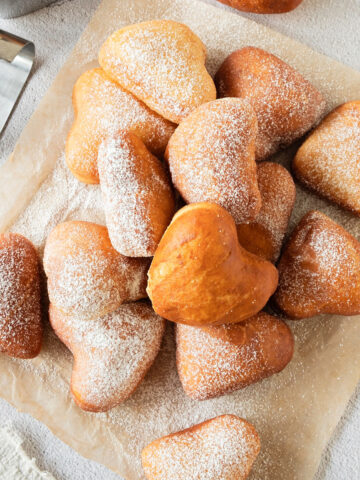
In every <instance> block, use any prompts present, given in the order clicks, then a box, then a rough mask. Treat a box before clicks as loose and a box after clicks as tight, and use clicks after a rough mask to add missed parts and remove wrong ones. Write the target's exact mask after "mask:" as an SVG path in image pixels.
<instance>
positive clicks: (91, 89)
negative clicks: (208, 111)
mask: <svg viewBox="0 0 360 480" xmlns="http://www.w3.org/2000/svg"><path fill="white" fill-rule="evenodd" d="M73 105H74V112H75V120H74V123H73V125H72V127H71V130H70V132H69V135H68V138H67V141H66V151H65V154H66V155H65V156H66V163H67V165H68V167H69V169H70V170H71V172H72V173H73V174H74V175H75V177H76V178H77V179H78V180H80V181H81V182H85V183H99V174H98V169H97V156H98V149H99V145H100V144H101V142H102V141H103V140H104V139H105V138H106V137H108V136H109V135H114V134H116V133H117V132H118V131H119V130H121V129H125V130H131V131H132V132H134V133H136V135H138V136H139V138H141V140H142V141H143V142H144V143H145V145H146V147H147V148H148V149H149V150H150V151H151V152H152V153H154V154H155V155H162V154H163V153H164V151H165V147H166V145H167V143H168V141H169V138H170V136H171V135H172V133H173V131H174V129H175V125H174V124H172V123H171V122H169V121H168V120H165V119H164V118H162V117H160V115H158V114H157V113H155V112H153V111H151V110H150V109H149V108H148V107H147V106H146V105H145V104H144V103H142V102H141V101H140V100H138V99H137V98H135V97H134V95H132V94H131V93H130V92H128V91H126V90H124V89H123V88H121V86H120V85H118V84H117V83H115V82H113V81H112V80H111V79H110V78H109V77H108V76H107V75H106V73H105V72H104V71H103V70H102V69H101V68H95V69H93V70H89V71H87V72H85V73H83V74H82V75H81V77H80V78H79V79H78V81H77V82H76V84H75V86H74V91H73Z"/></svg>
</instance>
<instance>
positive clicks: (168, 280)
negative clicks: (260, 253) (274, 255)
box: [147, 203, 278, 326]
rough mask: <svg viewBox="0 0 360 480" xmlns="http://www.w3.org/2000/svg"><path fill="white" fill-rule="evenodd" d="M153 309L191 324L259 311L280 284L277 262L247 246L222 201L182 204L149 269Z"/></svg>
mask: <svg viewBox="0 0 360 480" xmlns="http://www.w3.org/2000/svg"><path fill="white" fill-rule="evenodd" d="M148 278H149V279H148V287H147V292H148V294H149V297H150V298H151V301H152V304H153V307H154V310H155V311H156V312H157V313H158V314H159V315H161V316H162V317H164V318H166V319H168V320H171V321H173V322H178V323H184V324H188V325H194V326H201V325H218V324H223V323H237V322H240V321H243V320H246V319H247V318H249V317H251V316H253V315H255V314H256V313H258V312H259V311H260V310H261V309H262V308H263V307H264V305H265V304H266V302H267V301H268V299H269V297H270V296H271V295H272V293H273V292H274V291H275V289H276V285H277V281H278V274H277V270H276V268H275V267H274V266H273V265H272V264H271V263H270V262H267V261H266V260H263V259H262V258H260V257H257V256H256V255H253V254H252V253H249V252H247V251H246V250H245V249H244V248H242V247H241V246H240V244H239V242H238V239H237V232H236V226H235V223H234V220H233V219H232V217H231V215H230V214H229V213H228V212H227V211H226V210H224V209H223V208H222V207H220V206H219V205H216V204H212V203H197V204H192V205H188V206H186V207H184V208H182V209H181V210H179V211H178V212H177V213H176V215H175V216H174V218H173V220H172V222H171V223H170V225H169V227H168V228H167V230H166V232H165V233H164V236H163V237H162V239H161V241H160V243H159V246H158V248H157V250H156V252H155V255H154V258H153V261H152V264H151V266H150V269H149V272H148Z"/></svg>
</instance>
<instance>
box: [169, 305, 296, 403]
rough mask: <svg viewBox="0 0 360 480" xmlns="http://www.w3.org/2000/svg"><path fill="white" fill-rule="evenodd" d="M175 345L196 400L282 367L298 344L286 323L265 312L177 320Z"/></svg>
mask: <svg viewBox="0 0 360 480" xmlns="http://www.w3.org/2000/svg"><path fill="white" fill-rule="evenodd" d="M176 345H177V349H176V360H177V370H178V373H179V377H180V381H181V383H182V386H183V388H184V390H185V392H186V393H187V395H189V396H190V397H191V398H194V399H196V400H205V399H209V398H214V397H218V396H220V395H224V394H227V393H231V392H233V391H235V390H239V389H241V388H244V387H246V386H248V385H250V384H252V383H255V382H257V381H259V380H262V379H263V378H266V377H269V376H270V375H273V374H274V373H278V372H280V371H281V370H283V369H284V368H285V366H286V365H287V364H288V363H289V361H290V360H291V358H292V354H293V349H294V341H293V338H292V334H291V331H290V329H289V328H288V327H287V325H286V324H285V323H284V322H282V321H281V320H279V319H277V318H275V317H273V316H271V315H268V314H266V313H264V312H260V313H259V314H257V315H255V316H254V317H252V318H251V319H249V320H247V321H245V322H243V323H238V324H233V325H221V326H217V327H204V328H196V327H191V326H188V325H177V326H176Z"/></svg>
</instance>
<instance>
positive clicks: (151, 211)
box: [98, 131, 175, 257]
mask: <svg viewBox="0 0 360 480" xmlns="http://www.w3.org/2000/svg"><path fill="white" fill-rule="evenodd" d="M98 166H99V175H100V185H101V191H102V194H103V198H104V208H105V214H106V224H107V227H108V229H109V237H110V240H111V243H112V245H113V247H114V248H115V249H116V250H117V251H118V252H120V253H122V254H123V255H127V256H130V257H149V256H152V255H154V253H155V250H156V247H157V245H158V243H159V241H160V238H161V237H162V234H163V233H164V231H165V229H166V227H167V226H168V224H169V223H170V221H171V217H172V215H173V213H174V210H175V202H174V198H173V194H172V190H171V186H170V182H169V180H168V177H167V175H166V172H165V169H164V167H163V165H162V164H161V162H160V161H159V160H158V159H157V158H156V157H154V156H153V155H151V154H150V152H149V151H148V150H147V149H146V147H145V145H144V144H143V143H142V142H141V140H140V139H139V138H138V137H136V136H135V135H134V134H132V133H130V132H129V133H128V132H124V131H121V132H119V134H117V135H116V136H115V137H109V138H107V140H105V141H104V142H103V143H102V144H101V146H100V148H99V157H98Z"/></svg>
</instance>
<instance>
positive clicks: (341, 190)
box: [292, 100, 360, 215]
mask: <svg viewBox="0 0 360 480" xmlns="http://www.w3.org/2000/svg"><path fill="white" fill-rule="evenodd" d="M359 164H360V100H358V101H356V102H348V103H344V104H343V105H340V106H339V107H337V108H336V109H335V110H333V111H332V112H331V113H330V114H329V115H328V116H327V117H326V118H325V119H324V120H323V121H322V122H321V124H320V125H319V126H318V127H317V128H316V129H315V130H314V131H313V132H312V134H311V135H310V136H309V137H308V138H307V139H306V140H305V142H304V143H303V144H302V146H301V147H300V149H299V150H298V152H297V154H296V156H295V158H294V161H293V165H292V167H293V171H294V173H295V175H296V177H297V178H298V179H299V180H300V181H301V182H302V183H303V184H304V185H305V186H307V187H308V188H310V189H311V190H313V191H314V192H316V193H318V194H320V195H321V196H322V197H324V198H327V199H328V200H330V201H332V202H335V203H337V204H339V205H340V206H341V207H344V208H346V209H348V210H351V211H352V212H354V213H356V214H357V215H360V183H359Z"/></svg>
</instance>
